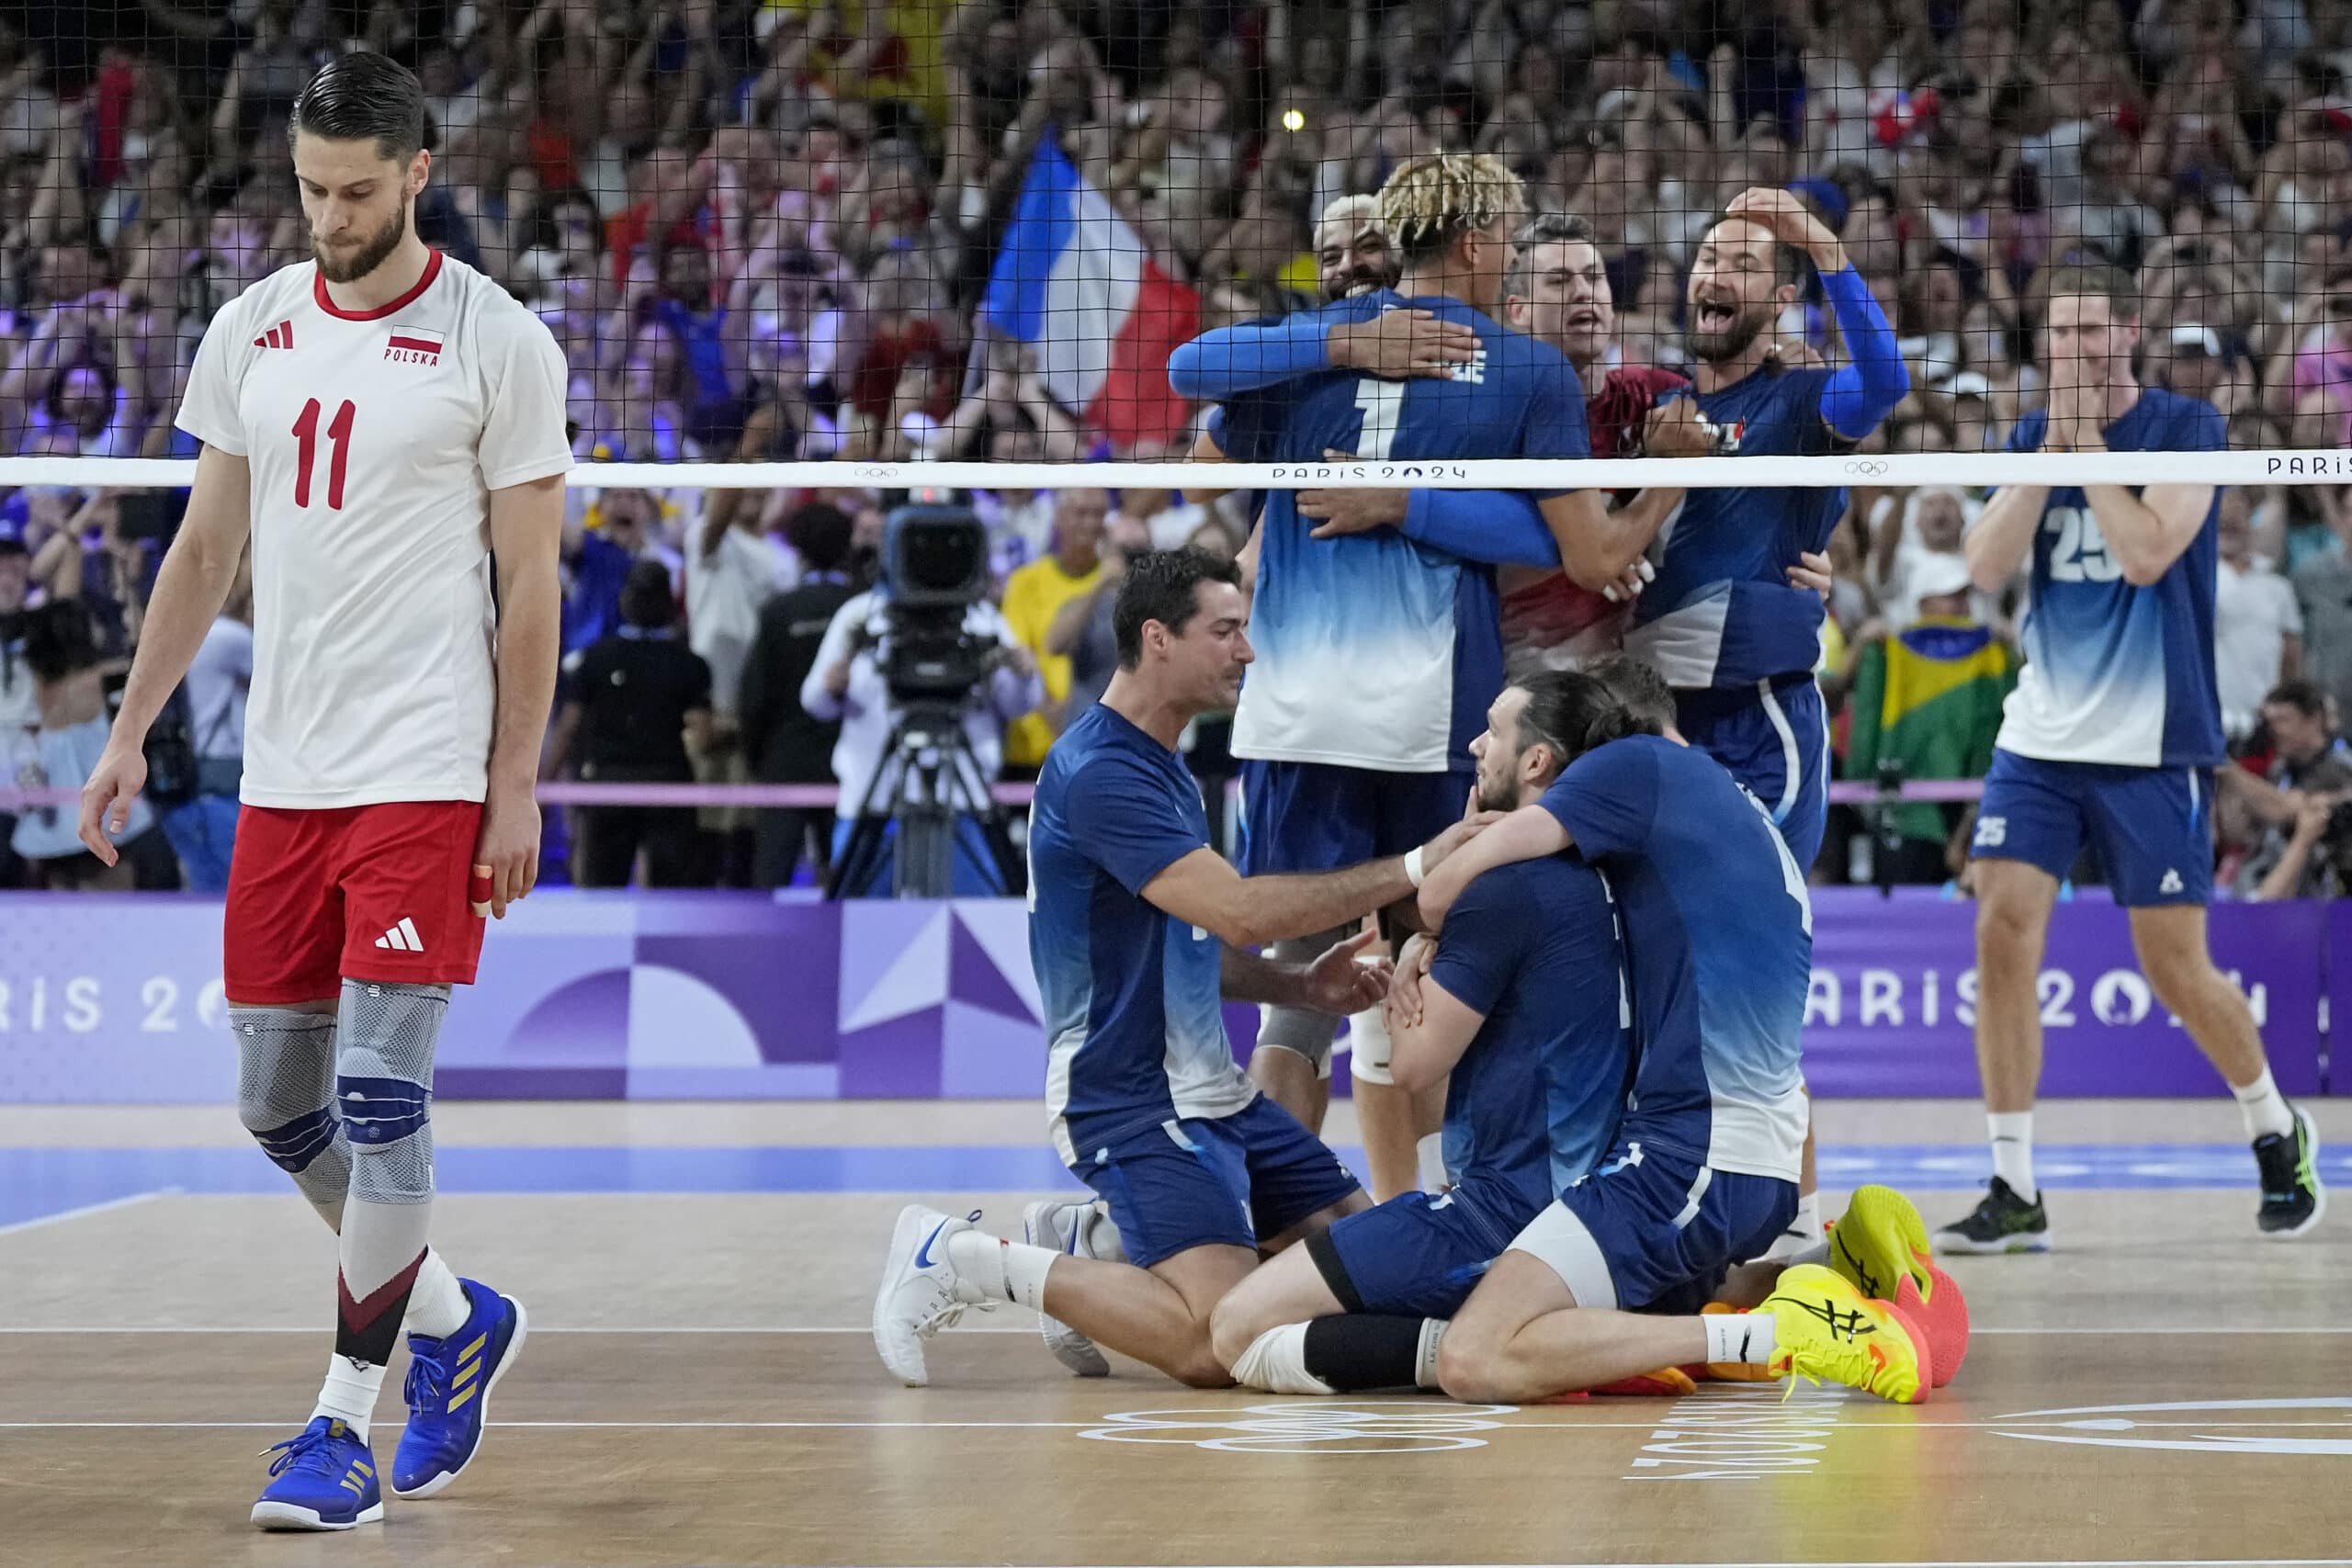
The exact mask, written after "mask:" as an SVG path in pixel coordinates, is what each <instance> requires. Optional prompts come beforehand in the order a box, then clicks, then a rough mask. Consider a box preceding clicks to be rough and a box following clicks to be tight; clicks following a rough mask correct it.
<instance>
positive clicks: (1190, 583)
mask: <svg viewBox="0 0 2352 1568" xmlns="http://www.w3.org/2000/svg"><path fill="white" fill-rule="evenodd" d="M1204 582H1227V583H1231V584H1232V585H1233V586H1234V587H1236V588H1238V587H1240V586H1241V569H1240V568H1239V567H1238V566H1236V565H1234V564H1233V563H1232V562H1231V561H1229V560H1220V559H1218V558H1216V557H1215V556H1213V555H1210V554H1209V553H1208V552H1207V551H1205V550H1194V549H1182V550H1146V551H1145V552H1144V553H1143V554H1141V555H1139V556H1136V557H1135V558H1132V559H1130V560H1129V561H1128V562H1127V580H1126V581H1125V582H1122V583H1120V584H1119V597H1118V599H1117V600H1116V601H1115V602H1114V604H1112V606H1111V635H1112V637H1114V639H1116V641H1117V643H1118V645H1119V668H1120V669H1122V670H1133V669H1135V668H1136V666H1138V665H1140V664H1141V663H1142V662H1143V626H1144V623H1145V622H1146V621H1158V622H1159V624H1160V625H1161V626H1166V627H1167V628H1168V630H1169V632H1170V634H1171V635H1173V636H1176V637H1182V636H1183V635H1184V628H1185V627H1186V626H1189V625H1191V624H1192V619H1193V615H1194V613H1195V612H1197V611H1198V610H1199V609H1200V607H1201V601H1200V592H1199V590H1200V586H1201V584H1202V583H1204Z"/></svg>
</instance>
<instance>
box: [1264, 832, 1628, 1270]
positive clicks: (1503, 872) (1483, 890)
mask: <svg viewBox="0 0 2352 1568" xmlns="http://www.w3.org/2000/svg"><path fill="white" fill-rule="evenodd" d="M1610 976H1616V977H1617V983H1616V984H1614V985H1611V984H1610ZM1430 979H1432V980H1433V981H1435V982H1436V983H1437V984H1438V985H1440V986H1442V987H1444V988H1445V991H1446V994H1447V995H1449V996H1451V997H1453V998H1455V999H1456V1000H1458V1001H1460V1002H1461V1003H1462V1004H1463V1005H1464V1006H1465V1007H1467V1008H1469V1009H1471V1010H1473V1011H1476V1012H1478V1013H1480V1014H1483V1015H1484V1017H1485V1019H1486V1021H1485V1022H1484V1023H1483V1024H1481V1025H1480V1026H1479V1029H1478V1033H1477V1037H1476V1039H1474V1040H1472V1041H1471V1043H1470V1045H1469V1048H1468V1049H1467V1050H1465V1051H1464V1052H1463V1054H1462V1059H1461V1061H1460V1062H1459V1063H1457V1064H1456V1065H1455V1066H1454V1069H1453V1077H1452V1078H1451V1080H1450V1081H1449V1082H1448V1084H1447V1087H1446V1095H1445V1139H1446V1155H1447V1163H1448V1165H1449V1166H1450V1167H1451V1168H1452V1169H1453V1179H1454V1185H1453V1190H1451V1191H1449V1192H1447V1193H1445V1194H1444V1195H1443V1196H1442V1197H1434V1198H1433V1197H1430V1195H1428V1194H1426V1193H1420V1192H1410V1193H1407V1194H1405V1195H1403V1196H1402V1197H1398V1198H1392V1199H1390V1200H1389V1201H1387V1202H1385V1203H1383V1204H1381V1205H1379V1206H1378V1207H1377V1208H1374V1209H1367V1210H1365V1211H1364V1212H1363V1213H1360V1214H1351V1215H1349V1216H1348V1217H1347V1218H1345V1219H1343V1220H1340V1221H1339V1222H1338V1223H1337V1224H1334V1225H1332V1227H1331V1228H1330V1230H1329V1231H1328V1232H1326V1233H1325V1235H1323V1237H1321V1238H1319V1239H1317V1240H1316V1241H1314V1242H1311V1243H1310V1244H1309V1246H1310V1247H1312V1248H1313V1251H1314V1256H1315V1258H1316V1261H1317V1264H1318V1265H1321V1266H1322V1269H1323V1276H1324V1279H1325V1280H1327V1281H1328V1282H1329V1284H1330V1285H1331V1287H1332V1291H1333V1293H1334V1294H1336V1295H1338V1296H1339V1298H1340V1303H1341V1304H1342V1305H1343V1306H1345V1307H1346V1308H1347V1309H1348V1310H1349V1311H1351V1312H1375V1313H1397V1314H1408V1315H1411V1316H1416V1317H1452V1316H1453V1314H1454V1313H1455V1312H1456V1311H1457V1310H1459V1309H1460V1307H1461V1305H1462V1303H1464V1301H1466V1300H1467V1299H1468V1298H1469V1295H1470V1292H1471V1291H1472V1290H1473V1289H1475V1288H1476V1285H1477V1283H1478V1280H1479V1277H1480V1276H1481V1275H1483V1274H1484V1273H1486V1271H1487V1265H1488V1264H1489V1263H1491V1262H1492V1261H1493V1260H1494V1259H1495V1258H1498V1257H1500V1256H1501V1255H1502V1253H1503V1251H1504V1249H1505V1248H1506V1247H1510V1241H1511V1238H1512V1237H1513V1236H1515V1235H1518V1234H1519V1232H1520V1230H1521V1228H1522V1227H1523V1226H1525V1225H1526V1224H1527V1222H1528V1221H1530V1220H1532V1219H1533V1218H1534V1217H1535V1216H1536V1214H1538V1213H1541V1212H1542V1210H1543V1208H1544V1205H1545V1204H1546V1203H1549V1202H1550V1201H1552V1197H1553V1194H1554V1193H1555V1192H1557V1191H1558V1190H1560V1189H1561V1188H1563V1187H1566V1185H1567V1184H1568V1183H1569V1182H1571V1181H1574V1180H1575V1179H1577V1177H1579V1176H1582V1175H1583V1174H1584V1173H1585V1172H1586V1171H1588V1170H1590V1169H1591V1168H1592V1167H1593V1165H1594V1163H1595V1162H1596V1161H1597V1160H1598V1159H1599V1158H1600V1154H1601V1152H1602V1151H1603V1150H1604V1149H1606V1148H1607V1147H1608V1145H1609V1141H1610V1139H1611V1136H1612V1135H1613V1134H1615V1132H1616V1130H1617V1119H1618V1116H1619V1114H1620V1113H1621V1112H1622V1111H1623V1109H1624V1103H1625V1082H1626V1075H1627V1069H1628V1066H1629V1064H1630V1050H1631V1035H1630V1033H1629V1031H1628V1023H1629V1019H1628V1016H1627V1013H1626V1006H1627V1004H1626V988H1625V984H1624V979H1623V948H1622V947H1621V946H1620V943H1619V941H1618V932H1617V920H1616V913H1615V910H1614V908H1612V907H1611V903H1610V899H1609V889H1608V886H1606V885H1605V884H1604V883H1603V882H1602V881H1601V879H1600V873H1598V872H1596V871H1594V870H1593V869H1592V868H1591V867H1590V866H1589V865H1587V864H1586V863H1584V862H1583V861H1581V860H1580V859H1577V858H1576V857H1573V856H1567V855H1559V856H1555V857H1553V858H1551V859H1548V860H1540V861H1522V862H1521V863H1518V864H1515V865H1506V866H1498V867H1497V868H1496V869H1494V870H1492V871H1489V872H1487V874H1485V875H1483V876H1481V877H1479V878H1478V879H1477V880H1476V882H1473V883H1472V884H1471V885H1470V886H1468V887H1467V888H1466V889H1464V892H1463V895H1462V897H1461V900H1460V902H1459V903H1457V904H1456V905H1455V906H1454V908H1453V913H1452V914H1451V915H1450V916H1449V917H1448V919H1447V920H1446V923H1445V940H1444V941H1443V942H1441V943H1440V944H1439V946H1438V952H1437V958H1436V961H1435V963H1434V964H1432V965H1431V967H1430ZM1335 1264H1336V1267H1335V1266H1334V1265H1335Z"/></svg>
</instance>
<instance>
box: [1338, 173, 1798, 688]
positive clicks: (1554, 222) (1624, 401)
mask: <svg viewBox="0 0 2352 1568" xmlns="http://www.w3.org/2000/svg"><path fill="white" fill-rule="evenodd" d="M1512 248H1513V250H1514V252H1515V254H1514V256H1513V259H1512V262H1511V269H1510V276H1509V278H1508V280H1507V282H1506V285H1505V288H1506V297H1505V300H1504V304H1503V321H1504V322H1505V324H1507V325H1510V326H1513V327H1516V328H1518V329H1519V330H1520V331H1521V332H1523V333H1528V334H1530V335H1531V336H1533V337H1536V338H1539V339H1541V340H1542V341H1544V342H1545V343H1548V344H1552V346H1553V347H1555V348H1556V349H1558V350H1559V351H1560V352H1561V353H1563V354H1565V355H1567V356H1568V362H1569V363H1570V364H1572V365H1574V366H1575V367H1577V376H1578V377H1579V378H1582V380H1583V381H1584V384H1585V386H1586V387H1587V389H1589V391H1590V396H1589V397H1588V398H1587V400H1586V401H1585V423H1586V426H1587V428H1588V429H1589V431H1590V432H1591V436H1592V455H1593V456H1594V457H1644V456H1650V457H1702V456H1705V455H1707V454H1709V453H1711V452H1713V451H1714V450H1715V447H1716V445H1717V443H1718V441H1719V440H1720V438H1721V433H1720V432H1718V431H1717V430H1716V429H1715V428H1714V427H1713V425H1711V424H1709V423H1707V422H1706V421H1705V420H1704V419H1702V418H1701V417H1699V415H1698V413H1697V411H1696V407H1695V405H1693V404H1692V403H1691V401H1690V400H1688V399H1687V397H1684V396H1683V394H1686V393H1688V392H1689V391H1690V389H1691V383H1690V381H1689V380H1688V379H1687V378H1684V377H1681V376H1679V375H1677V374H1676V373H1675V372H1673V371H1671V370H1661V369H1657V368H1655V367H1648V366H1620V367H1617V368H1615V369H1613V370H1612V369H1610V368H1608V359H1609V352H1610V350H1611V347H1612V346H1613V345H1614V344H1615V343H1616V338H1617V312H1616V301H1615V299H1614V296H1613V295H1612V293H1611V288H1610V286H1609V272H1608V268H1607V267H1606V265H1604V264H1603V262H1602V259H1601V254H1600V245H1599V243H1598V241H1597V239H1596V236H1595V234H1594V232H1593V229H1592V226H1591V225H1590V224H1589V223H1588V222H1586V221H1585V220H1583V219H1581V218H1577V217H1575V216H1573V215H1571V214H1566V213H1545V214H1544V215H1542V216H1540V217H1537V218H1535V219H1533V220H1531V221H1530V222H1528V223H1527V224H1526V225H1525V226H1524V227H1522V228H1521V230H1520V231H1519V232H1518V234H1517V235H1515V236H1514V237H1513V240H1512ZM1631 494H1632V492H1621V499H1630V496H1631ZM1302 510H1303V511H1305V512H1306V514H1307V515H1309V516H1312V517H1315V518H1317V519H1318V520H1319V521H1320V522H1321V523H1322V525H1323V526H1322V527H1321V528H1319V529H1317V536H1318V537H1326V538H1328V537H1335V536H1340V535H1342V534H1351V533H1358V532H1362V531H1363V530H1364V529H1367V528H1373V527H1381V526H1393V527H1404V526H1406V525H1407V524H1408V520H1409V521H1410V522H1411V523H1412V526H1413V528H1414V530H1415V536H1416V537H1418V538H1419V539H1420V540H1421V541H1422V542H1424V543H1426V544H1431V545H1436V546H1438V547H1441V548H1452V549H1457V550H1461V551H1464V553H1475V552H1476V551H1478V550H1480V549H1482V548H1483V549H1497V548H1498V547H1497V546H1495V545H1494V544H1493V543H1492V541H1494V540H1495V539H1496V538H1498V536H1500V537H1504V538H1507V539H1509V540H1510V541H1511V542H1510V545H1508V546H1505V547H1501V548H1503V549H1507V550H1509V551H1510V553H1511V554H1512V555H1513V556H1514V557H1515V556H1517V555H1521V554H1523V555H1526V556H1529V557H1531V558H1533V559H1534V560H1536V561H1539V562H1541V563H1542V564H1539V565H1518V564H1508V565H1504V566H1502V567H1500V568H1499V569H1498V572H1497V584H1498V587H1499V588H1500V589H1501V590H1502V627H1503V657H1504V660H1505V662H1506V666H1507V668H1508V669H1509V671H1510V674H1511V676H1512V677H1513V678H1514V679H1516V678H1518V677H1520V676H1522V675H1525V674H1528V673H1530V672H1532V671H1536V670H1545V669H1549V670H1573V669H1579V668H1582V667H1583V666H1584V665H1586V664H1588V663H1589V662H1590V661H1591V660H1594V659H1597V658H1600V657H1602V656H1603V655H1606V654H1609V653H1612V652H1614V651H1616V650H1617V649H1618V647H1619V645H1620V644H1621V643H1622V642H1623V637H1624V632H1625V627H1626V626H1627V624H1628V623H1629V622H1630V621H1631V619H1632V615H1633V602H1634V598H1635V597H1637V596H1638V593H1639V592H1640V590H1641V589H1642V587H1643V585H1644V583H1645V582H1646V581H1647V580H1648V578H1649V575H1650V572H1649V567H1648V564H1647V562H1646V561H1645V562H1644V563H1643V566H1642V569H1641V571H1640V574H1639V576H1640V578H1641V581H1627V582H1624V583H1621V584H1614V585H1611V587H1609V588H1606V589H1603V590H1602V591H1601V592H1593V591H1591V590H1590V589H1589V588H1586V587H1584V586H1583V585H1581V584H1580V583H1578V582H1577V581H1575V580H1574V579H1573V578H1571V577H1569V576H1568V575H1567V574H1566V572H1564V571H1562V570H1559V547H1558V545H1557V543H1556V542H1555V540H1554V539H1553V538H1552V536H1551V535H1550V533H1549V532H1548V531H1547V530H1546V529H1545V528H1544V521H1543V518H1542V516H1541V514H1540V513H1538V512H1537V511H1536V509H1535V508H1534V507H1533V506H1532V504H1529V503H1528V502H1525V501H1524V500H1523V499H1521V498H1517V497H1511V498H1509V499H1508V500H1507V501H1504V502H1498V498H1497V496H1496V495H1495V494H1494V493H1493V492H1490V491H1429V492H1427V493H1426V494H1424V495H1420V496H1411V495H1409V494H1408V492H1407V491H1330V492H1322V491H1316V492H1310V494H1309V496H1308V497H1307V498H1305V499H1304V500H1303V501H1302ZM1414 513H1418V514H1419V515H1418V516H1417V517H1416V516H1415V515H1414ZM1513 517H1515V518H1516V525H1515V527H1513V528H1511V529H1510V530H1509V531H1506V530H1505V528H1504V527H1503V526H1502V523H1501V520H1502V519H1505V518H1513ZM1799 560H1800V564H1799V565H1797V566H1793V567H1791V568H1790V569H1789V580H1790V581H1791V582H1792V583H1794V584H1796V585H1798V586H1799V587H1802V588H1805V589H1808V590H1811V591H1814V592H1820V593H1825V594H1826V592H1828V591H1829V586H1830V576H1829V570H1830V569H1829V558H1828V557H1827V556H1826V555H1823V554H1820V553H1818V552H1815V551H1807V552H1804V554H1803V555H1801V556H1800V558H1799Z"/></svg>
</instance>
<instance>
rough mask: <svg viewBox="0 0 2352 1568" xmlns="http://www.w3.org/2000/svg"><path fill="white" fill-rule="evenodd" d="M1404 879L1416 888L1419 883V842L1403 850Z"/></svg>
mask: <svg viewBox="0 0 2352 1568" xmlns="http://www.w3.org/2000/svg"><path fill="white" fill-rule="evenodd" d="M1405 880H1406V881H1408V882H1409V883H1411V884H1412V885H1413V886H1414V887H1416V888H1419V886H1420V885H1421V846H1420V845H1419V844H1415V845H1414V846H1413V847H1412V848H1411V849H1409V850H1408V851H1406V852H1405Z"/></svg>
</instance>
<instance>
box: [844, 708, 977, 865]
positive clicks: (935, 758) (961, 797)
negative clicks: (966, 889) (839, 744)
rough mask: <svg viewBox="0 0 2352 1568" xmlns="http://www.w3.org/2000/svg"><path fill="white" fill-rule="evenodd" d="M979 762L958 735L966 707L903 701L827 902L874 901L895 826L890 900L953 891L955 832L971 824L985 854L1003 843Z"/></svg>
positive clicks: (961, 734) (962, 734) (963, 737)
mask: <svg viewBox="0 0 2352 1568" xmlns="http://www.w3.org/2000/svg"><path fill="white" fill-rule="evenodd" d="M985 777H986V774H985V773H983V772H982V770H981V768H980V765H979V758H978V756H977V755H975V754H974V752H973V750H972V742H971V738H970V737H969V736H968V735H967V734H966V733H965V732H964V705H963V704H961V703H947V702H941V701H939V700H938V699H936V698H931V699H917V700H913V701H909V702H907V703H906V704H905V705H903V706H902V707H901V709H900V710H899V717H898V720H897V722H896V723H894V724H893V725H892V726H891V728H890V740H889V744H888V745H887V746H885V747H884V748H883V750H882V761H881V763H880V765H879V766H878V767H876V769H875V772H874V778H873V780H872V782H870V783H869V784H867V785H866V786H865V798H864V799H863V800H861V801H859V802H858V808H857V818H856V820H855V822H854V824H853V825H852V827H851V829H850V835H849V842H848V844H847V845H845V846H844V847H843V849H842V858H841V860H840V862H839V863H837V864H835V865H834V867H833V872H832V875H831V878H830V879H829V880H828V881H827V882H826V884H825V897H828V898H865V897H873V895H874V893H875V891H876V889H875V887H874V882H875V877H876V872H877V871H878V870H879V869H880V863H881V859H882V855H883V852H884V849H885V845H886V841H887V837H888V829H889V825H890V824H891V823H894V822H895V823H896V824H898V829H899V832H898V843H897V845H896V852H895V854H894V855H893V856H892V860H891V875H890V897H894V898H947V897H954V894H955V888H956V822H957V819H958V818H963V817H971V818H977V819H978V821H979V822H980V823H981V825H982V826H983V828H984V829H986V830H987V832H988V835H989V854H990V856H991V857H993V856H994V854H995V845H996V844H997V843H998V842H1001V840H1002V839H1003V836H1004V835H1003V827H1004V808H1003V807H1001V806H999V805H998V804H997V802H996V798H995V796H994V795H991V794H990V793H989V790H988V789H987V788H986V786H985V785H982V784H979V783H978V781H980V780H981V779H983V778H985Z"/></svg>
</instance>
